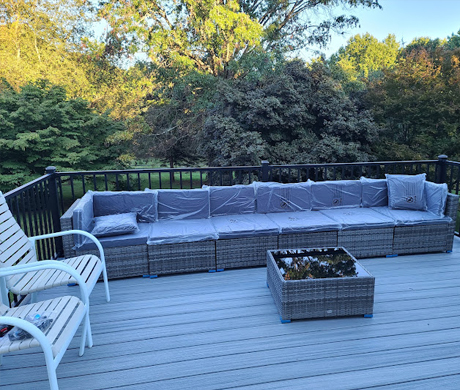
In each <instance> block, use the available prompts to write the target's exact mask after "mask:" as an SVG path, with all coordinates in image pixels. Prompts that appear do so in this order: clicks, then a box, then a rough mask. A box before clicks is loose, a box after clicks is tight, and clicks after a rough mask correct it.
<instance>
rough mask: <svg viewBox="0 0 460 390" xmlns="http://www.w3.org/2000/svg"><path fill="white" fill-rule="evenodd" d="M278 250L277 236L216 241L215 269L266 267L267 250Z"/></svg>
mask: <svg viewBox="0 0 460 390" xmlns="http://www.w3.org/2000/svg"><path fill="white" fill-rule="evenodd" d="M277 248H278V236H259V237H243V238H232V239H228V240H217V241H216V267H217V269H225V268H241V267H254V266H265V265H267V250H273V249H277Z"/></svg>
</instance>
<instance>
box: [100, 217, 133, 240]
mask: <svg viewBox="0 0 460 390" xmlns="http://www.w3.org/2000/svg"><path fill="white" fill-rule="evenodd" d="M138 231H139V227H138V226H137V215H136V213H124V214H113V215H104V216H102V217H96V218H94V228H93V230H92V231H91V234H93V235H95V236H96V237H109V236H120V235H123V234H132V233H136V232H138Z"/></svg>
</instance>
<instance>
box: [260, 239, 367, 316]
mask: <svg viewBox="0 0 460 390" xmlns="http://www.w3.org/2000/svg"><path fill="white" fill-rule="evenodd" d="M295 278H301V279H300V280H293V279H295ZM267 285H268V287H269V288H270V291H271V293H272V295H273V298H274V300H275V304H276V307H277V308H278V312H279V314H280V319H281V322H283V323H284V322H291V320H293V319H305V318H323V317H341V316H358V315H364V317H372V313H373V309H374V285H375V278H374V277H373V276H372V275H371V274H370V273H369V272H368V271H367V270H366V269H365V268H364V267H363V266H362V265H361V264H360V263H359V262H358V261H357V260H356V259H355V258H354V257H353V256H352V255H351V254H350V253H349V252H348V251H347V250H346V249H345V248H318V249H286V250H272V251H267Z"/></svg>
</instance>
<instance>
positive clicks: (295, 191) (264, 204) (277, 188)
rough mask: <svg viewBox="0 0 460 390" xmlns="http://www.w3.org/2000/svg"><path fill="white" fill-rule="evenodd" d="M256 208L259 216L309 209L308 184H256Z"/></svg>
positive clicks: (309, 185)
mask: <svg viewBox="0 0 460 390" xmlns="http://www.w3.org/2000/svg"><path fill="white" fill-rule="evenodd" d="M255 187H256V207H257V212H258V213H260V214H266V213H284V212H289V211H306V210H310V209H311V184H310V182H309V181H308V182H304V183H292V184H280V183H261V182H256V183H255Z"/></svg>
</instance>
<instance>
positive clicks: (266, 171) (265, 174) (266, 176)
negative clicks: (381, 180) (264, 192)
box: [262, 160, 270, 181]
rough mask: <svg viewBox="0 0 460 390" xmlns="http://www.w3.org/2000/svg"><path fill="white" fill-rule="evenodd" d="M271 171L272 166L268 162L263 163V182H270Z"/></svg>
mask: <svg viewBox="0 0 460 390" xmlns="http://www.w3.org/2000/svg"><path fill="white" fill-rule="evenodd" d="M269 171H270V164H269V163H268V161H267V160H263V161H262V181H268V180H269V177H270V175H269Z"/></svg>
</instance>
